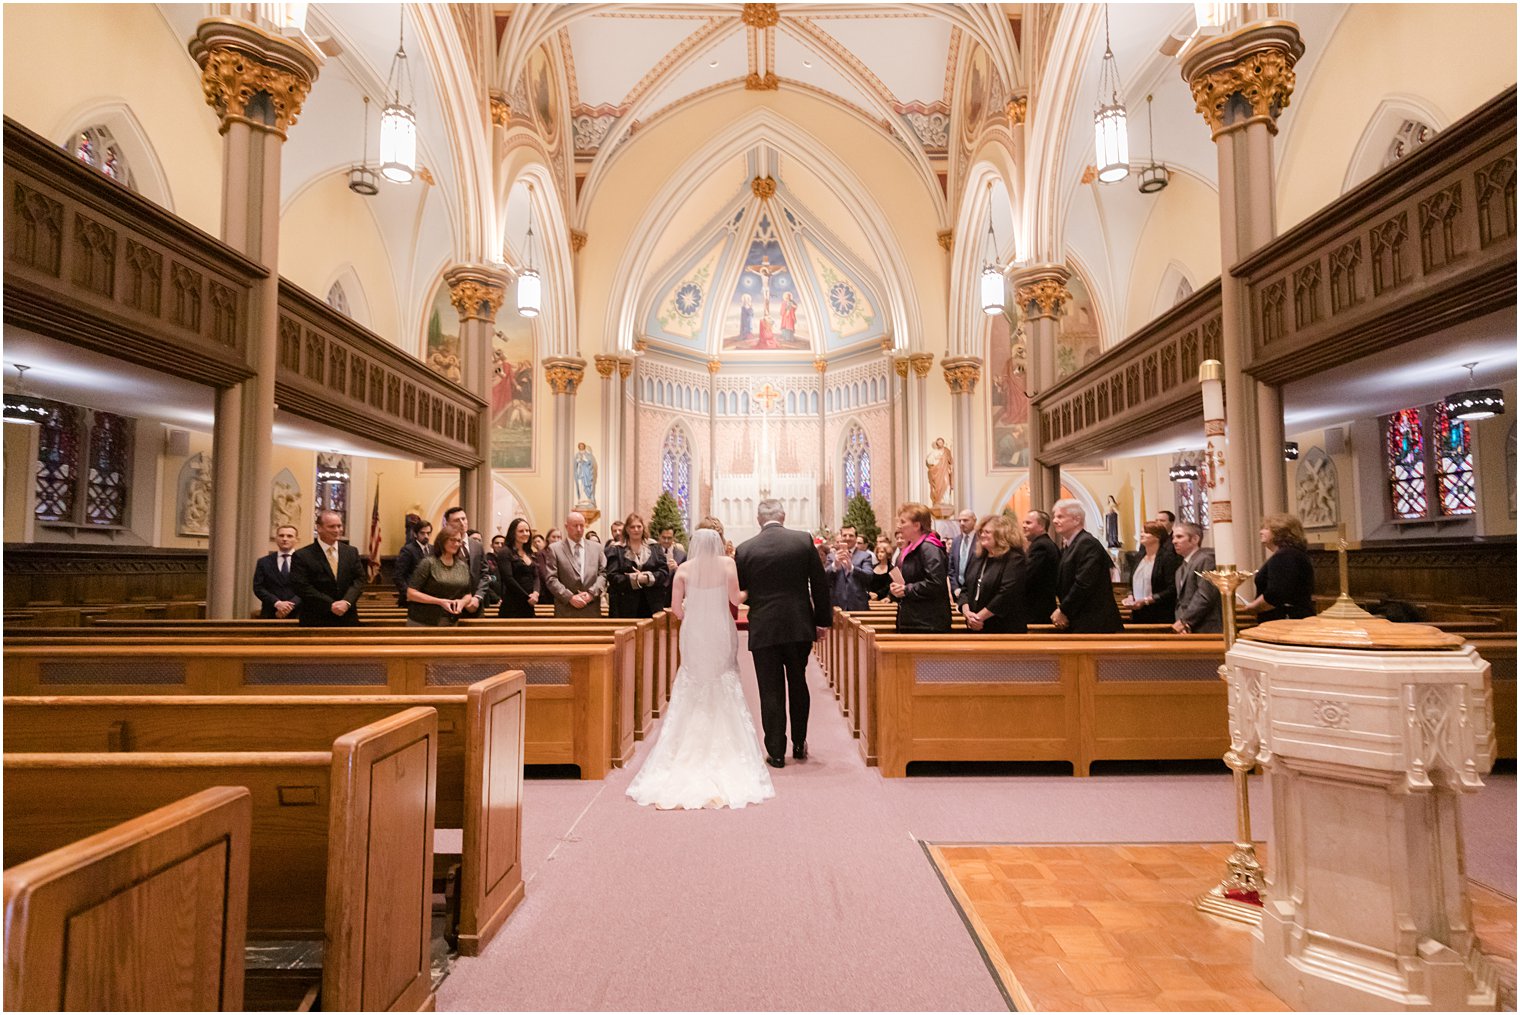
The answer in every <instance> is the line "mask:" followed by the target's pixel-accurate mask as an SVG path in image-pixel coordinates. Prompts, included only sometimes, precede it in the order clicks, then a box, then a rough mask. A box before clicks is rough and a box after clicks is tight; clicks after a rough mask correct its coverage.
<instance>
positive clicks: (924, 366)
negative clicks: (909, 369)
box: [908, 352, 934, 377]
mask: <svg viewBox="0 0 1520 1015" xmlns="http://www.w3.org/2000/svg"><path fill="white" fill-rule="evenodd" d="M908 362H909V363H911V364H912V365H913V372H914V373H915V374H917V375H918V376H919V377H928V376H929V368H930V367H932V366H934V357H933V356H932V355H931V354H929V353H927V352H915V353H912V354H910V355H909V356H908Z"/></svg>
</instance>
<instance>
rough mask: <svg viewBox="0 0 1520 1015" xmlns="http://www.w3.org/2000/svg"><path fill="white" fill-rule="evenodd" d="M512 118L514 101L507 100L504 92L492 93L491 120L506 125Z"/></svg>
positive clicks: (496, 123) (500, 125)
mask: <svg viewBox="0 0 1520 1015" xmlns="http://www.w3.org/2000/svg"><path fill="white" fill-rule="evenodd" d="M511 119H512V103H510V102H508V101H507V96H506V94H505V93H503V92H492V93H491V122H492V123H494V124H495V125H496V126H498V127H505V126H506V125H507V123H508V121H510V120H511Z"/></svg>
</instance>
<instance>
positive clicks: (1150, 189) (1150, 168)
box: [1140, 95, 1172, 194]
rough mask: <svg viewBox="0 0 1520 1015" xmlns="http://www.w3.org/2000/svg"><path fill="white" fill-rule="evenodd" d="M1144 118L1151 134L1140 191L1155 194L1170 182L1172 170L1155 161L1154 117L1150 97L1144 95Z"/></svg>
mask: <svg viewBox="0 0 1520 1015" xmlns="http://www.w3.org/2000/svg"><path fill="white" fill-rule="evenodd" d="M1145 119H1146V121H1147V122H1148V123H1149V125H1150V134H1151V157H1150V161H1149V162H1148V163H1147V164H1146V165H1145V167H1144V168H1142V169H1141V170H1140V193H1142V194H1155V193H1157V192H1158V191H1162V190H1165V189H1166V185H1167V184H1168V183H1171V182H1172V171H1171V170H1170V169H1168V168H1166V166H1164V165H1158V164H1157V162H1156V118H1155V116H1154V115H1152V113H1151V97H1150V96H1149V95H1147V96H1146V97H1145Z"/></svg>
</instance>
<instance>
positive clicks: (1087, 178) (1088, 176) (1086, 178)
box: [1081, 165, 1098, 187]
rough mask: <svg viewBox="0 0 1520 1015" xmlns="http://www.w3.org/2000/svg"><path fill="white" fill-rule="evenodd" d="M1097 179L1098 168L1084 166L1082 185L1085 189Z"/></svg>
mask: <svg viewBox="0 0 1520 1015" xmlns="http://www.w3.org/2000/svg"><path fill="white" fill-rule="evenodd" d="M1097 178H1098V167H1097V166H1094V165H1087V166H1083V167H1082V180H1081V183H1082V185H1083V186H1084V187H1085V186H1087V185H1088V184H1089V183H1091V182H1093V181H1094V180H1096V179H1097Z"/></svg>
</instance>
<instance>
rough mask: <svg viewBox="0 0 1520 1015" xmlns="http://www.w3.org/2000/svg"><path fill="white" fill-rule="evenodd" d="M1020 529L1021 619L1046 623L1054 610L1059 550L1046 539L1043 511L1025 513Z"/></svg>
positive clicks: (1046, 519) (1047, 527)
mask: <svg viewBox="0 0 1520 1015" xmlns="http://www.w3.org/2000/svg"><path fill="white" fill-rule="evenodd" d="M1020 527H1021V528H1022V529H1023V531H1024V560H1025V582H1024V584H1025V589H1026V591H1025V593H1024V620H1025V622H1026V623H1029V624H1047V623H1049V622H1050V615H1051V613H1052V612H1054V611H1055V608H1056V571H1057V570H1058V569H1059V568H1060V566H1061V548H1060V547H1058V546H1056V541H1055V540H1054V539H1051V538H1050V534H1049V532H1050V515H1048V514H1046V513H1045V512H1044V511H1040V510H1038V509H1035V510H1033V511H1029V512H1027V513H1026V514H1025V515H1024V520H1023V521H1022V522H1021V523H1020Z"/></svg>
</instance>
